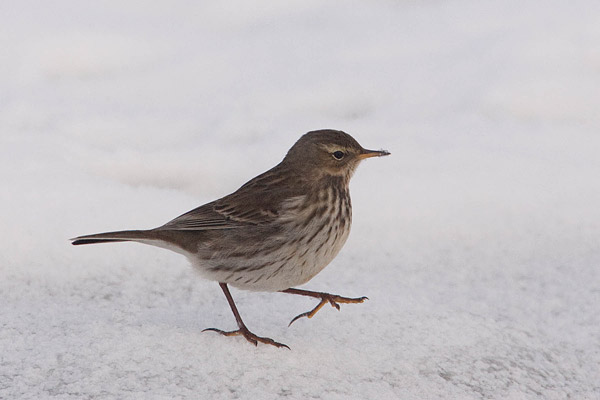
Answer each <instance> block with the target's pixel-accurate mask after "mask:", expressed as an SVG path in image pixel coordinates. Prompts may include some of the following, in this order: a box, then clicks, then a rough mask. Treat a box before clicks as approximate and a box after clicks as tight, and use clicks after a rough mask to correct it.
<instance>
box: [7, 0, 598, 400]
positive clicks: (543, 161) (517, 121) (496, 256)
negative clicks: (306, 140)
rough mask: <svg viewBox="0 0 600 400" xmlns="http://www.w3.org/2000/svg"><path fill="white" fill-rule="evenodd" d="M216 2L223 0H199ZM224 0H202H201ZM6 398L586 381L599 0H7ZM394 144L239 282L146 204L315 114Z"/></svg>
mask: <svg viewBox="0 0 600 400" xmlns="http://www.w3.org/2000/svg"><path fill="white" fill-rule="evenodd" d="M211 3H215V4H211ZM217 4H218V5H217ZM0 49H1V50H0V183H1V186H2V189H1V191H0V274H1V275H0V278H1V279H0V302H1V307H0V398H6V399H17V398H19V399H26V398H35V399H43V398H50V397H52V398H59V399H82V398H83V399H85V398H95V399H103V398H106V399H109V398H144V399H160V398H164V399H172V398H199V399H200V398H201V399H208V398H216V399H218V398H223V399H229V398H251V399H263V398H264V399H271V398H280V397H281V398H283V397H285V398H293V399H304V398H323V399H348V398H352V399H365V398H377V399H383V398H386V399H387V398H401V399H438V398H449V399H452V398H455V399H480V398H494V399H507V398H508V399H531V398H543V399H563V398H574V399H593V398H599V397H600V367H599V365H600V207H599V205H600V179H599V176H600V161H599V160H600V157H599V154H600V136H599V134H600V112H599V105H600V2H597V1H574V2H558V1H557V2H553V1H529V2H522V1H511V0H509V1H502V2H480V1H386V0H375V1H368V2H367V1H364V2H342V1H327V2H322V1H307V0H303V1H286V2H279V1H267V2H244V1H239V2H197V1H188V2H186V1H179V2H165V3H164V4H162V5H157V4H150V2H142V1H127V2H123V1H99V2H80V1H58V2H36V1H31V2H28V1H21V2H12V4H8V3H3V4H2V6H0ZM319 128H335V129H342V130H344V131H346V132H348V133H350V134H352V135H353V136H354V137H355V138H356V139H357V140H358V141H359V142H360V143H361V144H362V145H363V146H364V147H367V148H375V149H378V148H386V149H388V150H390V151H391V152H392V156H390V157H386V158H382V159H371V160H368V161H366V162H364V163H363V164H362V165H361V166H360V168H359V170H358V171H357V173H356V175H355V177H354V179H353V181H352V185H351V191H352V194H353V205H354V225H353V232H352V233H351V235H350V239H349V240H348V242H347V244H346V246H345V248H344V249H343V250H342V252H341V253H340V255H339V256H338V257H337V258H336V259H335V260H334V262H333V263H332V264H331V265H330V266H329V267H327V268H326V269H325V270H324V271H323V272H322V273H321V274H320V275H318V276H317V277H316V278H315V279H314V280H313V281H311V282H310V283H309V284H308V285H306V286H305V288H307V289H313V290H324V291H331V292H333V293H338V294H341V295H346V296H362V295H366V296H369V298H370V300H369V301H368V302H366V303H364V304H360V305H342V308H341V311H339V312H338V311H336V310H334V309H333V308H331V307H326V308H324V309H323V310H321V311H320V312H319V313H318V314H317V315H316V316H315V317H314V318H313V319H311V320H308V319H303V320H300V321H297V322H296V323H295V324H294V325H293V326H292V327H290V328H287V323H288V322H289V320H290V319H291V318H292V317H293V316H295V315H296V314H298V313H300V312H303V311H307V310H308V309H310V308H312V307H313V306H314V305H315V301H314V300H311V299H307V298H300V297H296V296H290V295H286V294H279V293H252V292H243V291H237V290H233V296H234V298H235V299H236V301H237V303H238V306H239V308H240V312H241V313H242V316H243V318H244V319H245V321H246V323H247V324H248V326H249V327H250V329H251V330H253V331H254V332H256V333H257V334H259V335H264V336H269V337H272V338H274V339H275V340H278V341H281V342H283V343H286V344H288V345H289V346H290V347H291V351H288V350H286V349H277V348H273V347H271V346H266V345H259V346H258V347H254V346H252V345H250V344H248V343H247V342H246V341H245V340H244V339H243V338H225V337H222V336H219V335H217V334H215V333H210V332H206V333H202V332H201V331H202V329H204V328H207V327H217V328H222V329H234V328H235V320H234V318H233V315H232V314H231V311H230V310H229V307H228V305H227V303H226V300H225V298H224V296H223V294H222V293H221V291H220V289H219V287H218V285H217V284H216V283H214V282H209V281H204V280H202V279H200V278H199V277H198V276H197V274H195V273H194V272H193V270H192V269H191V268H190V267H189V266H188V264H187V261H186V260H185V259H184V258H183V257H181V256H179V255H177V254H175V253H170V252H167V251H164V250H161V249H155V248H152V247H148V246H143V245H139V244H129V243H128V244H113V245H98V246H81V247H73V246H71V245H70V244H69V242H68V240H67V239H68V238H70V237H73V236H76V235H80V234H87V233H95V232H101V231H106V230H117V229H135V228H152V227H154V226H158V225H161V224H163V223H164V222H166V221H168V220H169V219H171V218H173V217H176V216H177V215H179V214H181V213H183V212H185V211H187V210H189V209H191V208H193V207H195V206H198V205H200V204H203V203H205V202H207V201H210V200H213V199H215V198H218V197H220V196H223V195H225V194H228V193H230V192H232V191H233V190H235V189H237V188H238V187H239V186H240V185H241V184H243V183H244V182H245V181H246V180H248V179H250V178H252V177H253V176H255V175H257V174H259V173H261V172H263V171H265V170H266V169H268V168H270V167H272V166H273V165H275V164H276V163H278V162H279V161H280V160H281V158H282V157H283V156H284V154H285V152H286V151H287V149H288V148H289V147H290V146H291V145H292V144H293V143H294V142H295V140H297V138H298V137H299V136H300V135H301V134H303V133H304V132H306V131H309V130H313V129H319Z"/></svg>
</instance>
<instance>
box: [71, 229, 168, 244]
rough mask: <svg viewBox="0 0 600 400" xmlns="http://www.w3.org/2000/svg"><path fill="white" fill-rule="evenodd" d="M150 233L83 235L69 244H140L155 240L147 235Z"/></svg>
mask: <svg viewBox="0 0 600 400" xmlns="http://www.w3.org/2000/svg"><path fill="white" fill-rule="evenodd" d="M149 232H150V231H118V232H106V233H96V234H94V235H83V236H78V237H76V238H73V239H70V240H72V242H71V244H73V245H80V244H92V243H110V242H130V241H133V242H140V241H145V240H146V241H147V240H152V239H154V240H156V237H155V236H154V235H152V234H149Z"/></svg>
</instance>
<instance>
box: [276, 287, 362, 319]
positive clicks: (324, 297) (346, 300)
mask: <svg viewBox="0 0 600 400" xmlns="http://www.w3.org/2000/svg"><path fill="white" fill-rule="evenodd" d="M283 292H285V293H290V294H298V295H302V296H310V297H316V298H320V299H321V301H320V302H319V304H317V306H316V307H315V308H313V309H312V310H310V311H307V312H304V313H302V314H298V315H297V316H295V317H294V319H292V320H291V321H290V323H289V324H288V327H289V326H291V325H292V324H293V323H294V322H296V321H297V320H298V319H300V318H302V317H306V318H312V317H313V316H314V315H315V314H316V313H317V312H318V311H319V310H320V309H321V308H323V306H324V305H325V304H327V303H329V304H331V306H332V307H335V308H336V309H337V310H338V311H339V309H340V305H339V304H338V303H342V304H351V303H362V302H364V301H365V300H368V299H369V298H368V297H365V296H363V297H356V298H351V297H342V296H338V295H335V294H329V293H322V292H311V291H308V290H300V289H292V288H291V289H287V290H284V291H283Z"/></svg>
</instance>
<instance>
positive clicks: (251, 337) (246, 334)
mask: <svg viewBox="0 0 600 400" xmlns="http://www.w3.org/2000/svg"><path fill="white" fill-rule="evenodd" d="M219 286H221V289H223V293H225V297H227V302H229V307H231V311H233V315H234V316H235V320H236V321H237V324H238V328H239V329H238V330H236V331H222V330H221V329H216V328H207V329H204V330H203V331H202V332H204V331H215V332H218V333H220V334H221V335H224V336H239V335H242V336H244V337H245V338H246V340H247V341H249V342H250V343H252V344H253V345H255V346H257V345H258V342H261V343H264V344H270V345H273V346H275V347H285V348H288V349H289V347H288V346H286V345H285V344H283V343H279V342H276V341H274V340H273V339H270V338H266V337H260V336H256V335H255V334H254V333H252V332H250V331H249V330H248V328H246V324H244V321H242V317H240V313H239V311H238V309H237V307H236V306H235V303H234V301H233V297H231V293H230V292H229V288H228V287H227V284H226V283H222V282H219Z"/></svg>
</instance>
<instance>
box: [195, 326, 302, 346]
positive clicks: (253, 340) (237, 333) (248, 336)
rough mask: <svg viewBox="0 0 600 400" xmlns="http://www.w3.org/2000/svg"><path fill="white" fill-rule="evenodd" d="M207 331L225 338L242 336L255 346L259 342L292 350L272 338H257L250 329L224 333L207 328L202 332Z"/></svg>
mask: <svg viewBox="0 0 600 400" xmlns="http://www.w3.org/2000/svg"><path fill="white" fill-rule="evenodd" d="M206 331H213V332H217V333H220V334H221V335H223V336H240V335H242V336H243V337H245V338H246V340H247V341H249V342H250V343H252V344H253V345H255V346H258V342H261V343H264V344H270V345H272V346H275V347H285V348H286V349H288V350H289V349H290V348H289V347H288V346H287V345H285V344H283V343H279V342H276V341H274V340H273V339H271V338H268V337H261V336H257V335H255V334H254V333H252V332H250V331H249V330H248V328H246V327H244V328H240V329H238V330H235V331H223V330H221V329H217V328H206V329H204V330H202V332H206Z"/></svg>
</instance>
